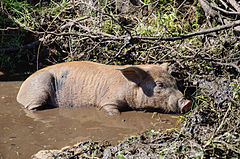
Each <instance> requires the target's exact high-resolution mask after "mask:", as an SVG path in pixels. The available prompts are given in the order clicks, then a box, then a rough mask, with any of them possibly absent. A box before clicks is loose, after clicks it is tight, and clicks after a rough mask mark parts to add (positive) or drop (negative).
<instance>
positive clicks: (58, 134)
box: [0, 82, 178, 159]
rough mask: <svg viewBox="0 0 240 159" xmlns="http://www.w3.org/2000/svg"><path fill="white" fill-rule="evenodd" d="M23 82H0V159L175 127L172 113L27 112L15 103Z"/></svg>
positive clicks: (65, 109) (112, 140) (90, 110)
mask: <svg viewBox="0 0 240 159" xmlns="http://www.w3.org/2000/svg"><path fill="white" fill-rule="evenodd" d="M21 83H22V82H0V159H2V158H4V159H5V158H9V159H12V158H30V156H31V155H32V154H34V153H36V152H37V151H39V150H41V149H60V148H62V147H64V146H67V145H72V144H75V143H77V142H80V141H85V140H88V139H93V140H96V141H101V140H108V141H110V142H111V143H112V144H116V143H117V141H118V140H122V139H123V138H124V137H126V136H131V135H136V134H138V133H140V132H142V131H144V130H147V129H152V128H155V129H167V128H172V127H175V126H176V123H177V121H178V118H177V117H176V116H175V115H169V114H157V115H153V113H144V112H134V111H129V112H123V113H122V114H121V115H120V116H114V117H109V116H106V115H105V114H104V113H103V112H101V111H98V110H96V109H95V108H61V109H58V108H56V109H50V110H44V111H37V112H34V113H33V112H30V111H27V110H25V109H23V107H22V106H21V105H20V104H18V103H17V102H16V100H15V98H16V94H17V92H18V89H19V87H20V85H21Z"/></svg>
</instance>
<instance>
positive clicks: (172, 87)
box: [17, 61, 192, 115]
mask: <svg viewBox="0 0 240 159" xmlns="http://www.w3.org/2000/svg"><path fill="white" fill-rule="evenodd" d="M17 101H18V102H19V103H20V104H22V105H24V107H25V108H27V109H29V110H42V109H47V108H55V107H89V106H95V107H97V108H98V109H100V110H104V111H106V112H107V113H108V114H109V115H115V114H119V113H120V112H121V111H122V110H126V109H132V110H145V111H153V110H154V111H160V112H165V113H186V112H187V111H189V110H190V109H191V105H192V102H191V100H187V99H185V98H184V96H183V94H182V93H181V92H180V91H179V90H178V88H177V85H176V81H175V79H174V78H173V77H172V76H171V75H170V74H169V73H168V65H167V63H163V64H161V65H155V64H146V65H124V66H117V65H104V64H99V63H94V62H88V61H75V62H65V63H60V64H56V65H52V66H48V67H46V68H43V69H41V70H39V71H37V72H35V73H34V74H32V75H31V76H30V77H28V78H27V79H26V80H25V81H24V82H23V83H22V85H21V87H20V90H19V92H18V95H17Z"/></svg>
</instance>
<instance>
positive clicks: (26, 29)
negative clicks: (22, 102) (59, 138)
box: [0, 0, 240, 158]
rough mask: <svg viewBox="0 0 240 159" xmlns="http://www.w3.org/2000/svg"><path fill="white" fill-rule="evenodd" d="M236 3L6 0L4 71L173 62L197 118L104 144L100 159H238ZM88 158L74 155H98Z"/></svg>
mask: <svg viewBox="0 0 240 159" xmlns="http://www.w3.org/2000/svg"><path fill="white" fill-rule="evenodd" d="M210 2H211V3H210ZM233 2H235V1H234V0H233V1H231V2H224V3H223V2H222V1H213V0H211V1H210V0H209V1H205V0H199V1H196V0H195V1H191V2H189V1H181V0H179V1H176V0H170V1H166V0H159V1H153V0H144V1H134V3H133V2H132V1H131V2H130V1H121V0H120V1H117V2H116V1H114V0H99V1H91V0H90V1H88V3H87V2H82V1H76V0H75V1H74V0H71V1H70V0H58V1H57V0H51V1H44V0H42V1H37V0H36V1H33V2H31V3H30V2H27V1H20V0H18V1H17V0H10V1H7V0H3V1H1V2H0V3H1V11H0V12H1V15H2V16H1V17H0V28H1V29H0V31H1V42H0V69H1V70H3V71H5V72H19V71H23V72H26V71H27V72H28V71H34V70H36V69H38V68H41V67H44V66H46V65H49V64H54V63H58V62H63V61H74V60H90V61H96V62H100V63H105V64H140V63H141V64H145V63H155V64H160V63H163V62H168V63H169V64H170V66H171V73H172V75H173V76H175V77H176V79H177V80H178V83H179V88H180V90H181V91H182V92H184V93H185V95H186V96H187V97H188V98H190V99H192V100H193V101H194V104H193V106H194V107H193V109H192V111H191V112H189V113H187V114H185V115H183V116H181V118H180V120H181V122H180V123H181V124H182V126H181V129H180V130H177V129H172V130H168V131H156V130H154V131H150V132H146V133H145V134H143V135H141V136H138V137H136V138H133V139H127V140H126V141H123V142H122V143H121V144H119V145H117V146H113V147H109V146H106V145H105V146H104V147H101V146H100V145H99V146H100V147H101V148H98V149H102V150H101V151H99V152H98V153H97V154H98V155H97V156H98V157H103V155H104V154H105V155H106V154H108V155H109V156H112V157H118V158H124V157H125V158H129V157H131V155H133V156H134V155H135V157H136V156H139V155H144V154H145V155H147V156H152V157H154V156H155V157H156V156H158V157H159V158H169V157H170V158H184V157H185V158H210V157H217V158H237V157H239V156H240V136H239V134H240V108H239V105H240V76H239V73H240V68H239V65H240V39H239V31H240V29H239V26H238V25H239V24H240V22H239V19H240V17H239V15H240V11H239V8H236V4H235V5H233V4H231V3H233ZM238 5H239V4H238ZM219 8H220V9H219ZM207 11H209V12H207ZM203 29H205V30H203ZM19 66H20V67H19ZM82 144H83V143H82ZM129 147H130V148H131V151H130V150H129ZM110 150H111V151H110ZM113 150H114V151H113ZM140 150H141V151H140ZM103 151H104V153H103ZM71 152H73V151H71ZM87 152H89V151H87V150H84V151H81V152H78V155H76V154H75V155H74V156H75V157H76V156H81V155H83V154H84V155H87V156H88V155H90V156H92V154H89V153H87ZM143 152H144V153H143ZM141 153H142V154H141ZM95 155H96V154H95Z"/></svg>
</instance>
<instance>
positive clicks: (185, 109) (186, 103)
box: [180, 100, 192, 113]
mask: <svg viewBox="0 0 240 159" xmlns="http://www.w3.org/2000/svg"><path fill="white" fill-rule="evenodd" d="M191 106H192V101H191V100H184V101H183V102H182V105H181V108H180V110H181V113H186V112H188V111H189V110H190V109H191Z"/></svg>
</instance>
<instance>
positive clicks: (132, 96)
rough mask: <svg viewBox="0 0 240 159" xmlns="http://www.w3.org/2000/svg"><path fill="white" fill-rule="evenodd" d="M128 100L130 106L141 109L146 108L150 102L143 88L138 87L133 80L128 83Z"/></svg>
mask: <svg viewBox="0 0 240 159" xmlns="http://www.w3.org/2000/svg"><path fill="white" fill-rule="evenodd" d="M125 99H126V102H127V104H128V106H129V107H130V108H132V109H141V108H144V106H145V105H146V103H149V101H148V100H149V99H148V98H147V96H146V95H145V94H144V93H143V91H142V88H140V87H138V86H137V85H136V84H133V83H132V82H131V83H129V85H128V90H127V93H126V97H125Z"/></svg>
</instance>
